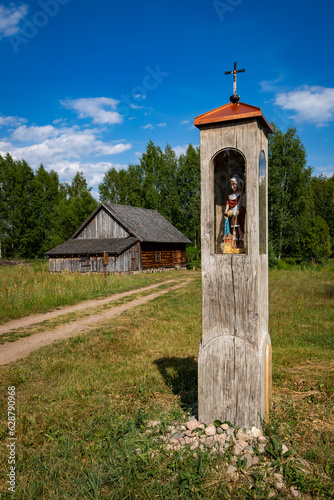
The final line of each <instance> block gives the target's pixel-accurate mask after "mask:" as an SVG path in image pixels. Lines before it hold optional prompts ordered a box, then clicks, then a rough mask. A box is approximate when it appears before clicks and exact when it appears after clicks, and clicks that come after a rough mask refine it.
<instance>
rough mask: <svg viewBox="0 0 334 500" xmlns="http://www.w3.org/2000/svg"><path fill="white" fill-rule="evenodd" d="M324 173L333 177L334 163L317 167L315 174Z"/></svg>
mask: <svg viewBox="0 0 334 500" xmlns="http://www.w3.org/2000/svg"><path fill="white" fill-rule="evenodd" d="M321 174H322V175H324V176H325V177H332V175H334V165H327V167H316V168H315V169H314V172H313V175H321Z"/></svg>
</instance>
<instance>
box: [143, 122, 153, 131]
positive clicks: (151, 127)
mask: <svg viewBox="0 0 334 500" xmlns="http://www.w3.org/2000/svg"><path fill="white" fill-rule="evenodd" d="M141 128H148V129H150V130H152V129H154V127H153V125H152V123H148V124H147V125H144V126H143V127H141Z"/></svg>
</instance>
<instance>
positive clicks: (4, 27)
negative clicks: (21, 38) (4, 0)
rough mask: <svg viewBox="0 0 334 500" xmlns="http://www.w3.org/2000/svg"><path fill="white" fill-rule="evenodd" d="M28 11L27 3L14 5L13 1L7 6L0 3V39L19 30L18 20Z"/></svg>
mask: <svg viewBox="0 0 334 500" xmlns="http://www.w3.org/2000/svg"><path fill="white" fill-rule="evenodd" d="M27 12H28V5H26V4H22V5H20V6H19V7H15V5H14V4H13V3H11V4H10V5H9V7H5V6H4V5H3V4H0V39H1V38H4V37H6V36H11V35H15V34H16V33H18V32H19V31H20V27H19V24H20V21H21V20H22V19H23V18H24V16H25V15H26V14H27Z"/></svg>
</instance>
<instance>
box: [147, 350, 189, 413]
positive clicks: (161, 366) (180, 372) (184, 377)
mask: <svg viewBox="0 0 334 500" xmlns="http://www.w3.org/2000/svg"><path fill="white" fill-rule="evenodd" d="M154 363H155V364H156V366H157V367H158V370H159V371H160V373H161V375H162V377H163V379H164V381H165V382H166V384H167V385H168V386H169V387H170V388H171V389H172V391H173V393H174V394H175V395H177V396H180V399H181V403H182V404H184V405H187V406H189V405H193V404H194V403H197V397H198V396H197V361H195V358H194V356H189V357H188V358H176V357H171V358H160V359H156V360H155V361H154Z"/></svg>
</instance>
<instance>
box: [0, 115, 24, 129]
mask: <svg viewBox="0 0 334 500" xmlns="http://www.w3.org/2000/svg"><path fill="white" fill-rule="evenodd" d="M26 121H27V120H25V119H24V118H19V117H18V116H0V127H15V126H17V125H19V124H20V123H24V122H26Z"/></svg>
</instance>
